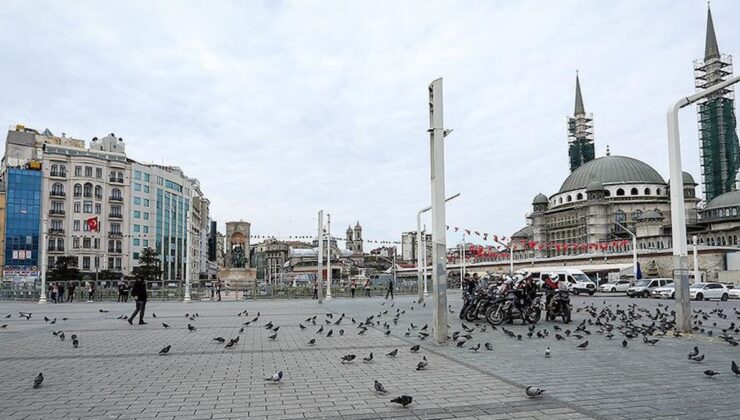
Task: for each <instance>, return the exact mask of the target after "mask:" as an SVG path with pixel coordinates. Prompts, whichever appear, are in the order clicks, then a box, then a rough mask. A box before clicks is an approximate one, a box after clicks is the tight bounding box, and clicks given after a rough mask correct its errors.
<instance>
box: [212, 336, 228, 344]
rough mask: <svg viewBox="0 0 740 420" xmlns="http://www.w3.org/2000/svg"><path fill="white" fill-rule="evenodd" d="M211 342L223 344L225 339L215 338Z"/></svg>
mask: <svg viewBox="0 0 740 420" xmlns="http://www.w3.org/2000/svg"><path fill="white" fill-rule="evenodd" d="M213 341H218V342H219V343H223V342H225V341H226V339H225V338H223V337H216V338H214V339H213Z"/></svg>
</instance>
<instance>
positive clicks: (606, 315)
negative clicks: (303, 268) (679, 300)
mask: <svg viewBox="0 0 740 420" xmlns="http://www.w3.org/2000/svg"><path fill="white" fill-rule="evenodd" d="M386 303H387V302H382V303H381V304H380V305H381V306H385V305H386ZM413 304H417V302H412V306H411V307H410V310H413V309H414V306H413ZM395 306H396V303H395V302H393V303H390V308H387V307H386V308H387V309H385V310H382V309H381V310H380V311H378V312H377V313H373V314H372V315H369V316H366V317H359V316H346V315H345V314H344V313H342V314H341V315H337V314H335V313H333V312H329V313H324V314H321V315H310V316H308V317H307V318H305V319H304V320H303V321H302V322H300V323H298V324H297V327H298V328H299V329H300V331H301V332H304V333H307V334H310V335H313V337H311V338H310V340H308V341H307V342H305V341H303V343H306V344H305V346H306V347H307V348H308V347H315V346H316V345H317V344H319V343H320V342H322V341H323V340H327V339H332V340H338V339H340V338H339V337H345V333H347V331H345V328H347V329H348V331H349V332H350V335H351V334H356V335H359V336H363V335H364V334H365V333H366V332H367V331H368V330H369V329H370V328H373V329H375V330H380V331H382V335H384V336H386V337H387V336H390V334H391V332H392V330H393V329H394V328H395V329H396V332H397V333H398V335H401V334H402V335H403V336H404V337H415V338H417V339H418V340H420V341H424V340H425V339H427V337H429V336H430V334H431V333H432V328H431V327H430V326H429V324H424V325H423V326H422V325H414V323H413V322H409V323H408V326H407V327H406V328H405V329H404V328H403V327H400V326H399V324H401V323H402V321H401V320H402V319H403V316H404V315H405V314H406V313H407V310H406V309H402V308H401V307H395ZM394 307H395V309H394ZM448 309H449V311H450V312H451V313H453V310H452V308H451V306H450V307H449V308H448ZM732 311H733V312H730V311H729V310H727V309H726V308H725V309H723V308H720V307H719V306H717V307H715V308H714V309H711V310H705V309H694V310H693V314H692V317H693V333H694V334H695V335H698V336H702V335H703V336H706V337H714V339H715V340H717V339H719V340H721V341H723V342H725V343H726V344H727V345H729V346H737V345H738V344H739V343H740V339H739V338H738V335H740V323H737V322H736V321H733V320H730V318H731V317H732V318H733V319H735V320H737V319H740V312H739V311H738V310H737V309H732ZM99 312H100V313H101V314H105V313H108V312H109V311H107V310H103V309H100V310H99ZM576 312H577V313H583V315H584V317H583V319H582V321H580V322H577V323H574V324H558V323H554V324H553V323H540V324H537V325H530V326H529V327H527V328H526V330H525V329H522V330H521V331H522V333H523V334H518V333H517V332H515V331H514V330H513V329H510V328H507V327H506V326H498V327H497V326H491V325H488V324H487V323H485V321H481V322H475V323H472V325H467V324H466V323H465V322H461V323H460V325H461V327H460V329H459V330H456V331H452V332H451V334H450V335H449V336H448V338H449V339H450V340H451V341H452V343H454V347H456V348H460V349H463V350H465V352H466V353H470V354H478V353H485V352H493V351H494V346H493V344H492V343H491V341H494V340H495V339H490V338H489V340H491V341H485V342H481V341H484V340H481V341H478V340H476V339H475V338H476V336H478V334H480V333H485V332H487V331H488V330H489V329H490V331H491V332H493V333H494V334H498V333H500V334H501V340H516V341H528V340H548V339H550V337H552V338H553V339H554V340H555V342H563V343H562V344H558V345H559V346H560V345H567V344H568V343H572V346H573V347H571V348H572V349H573V350H576V351H588V349H589V343H590V342H591V341H594V342H598V341H605V342H610V341H613V342H614V346H615V347H617V348H619V347H620V346H621V347H622V348H626V347H628V346H630V344H631V343H642V344H635V345H639V346H644V347H641V348H644V349H646V350H647V349H651V348H653V347H660V346H661V340H662V339H664V337H666V336H672V337H675V338H680V337H682V335H681V334H680V333H677V332H675V331H674V327H675V311H674V310H673V309H671V308H670V307H669V306H668V305H663V304H661V303H658V305H657V308H655V309H654V310H650V309H646V308H644V307H641V306H639V305H637V304H628V305H620V304H618V303H617V304H607V303H606V301H604V302H603V305H601V306H600V307H597V305H596V304H595V303H584V304H582V305H581V306H580V307H578V308H576ZM236 316H237V317H239V318H241V319H242V320H243V319H245V318H249V312H248V311H246V310H245V311H242V312H239V313H238V314H237V315H236ZM322 316H323V319H320V318H319V317H322ZM10 317H11V315H7V316H5V318H6V319H7V318H10ZM260 317H261V314H260V312H257V313H256V315H255V316H253V317H252V318H251V319H249V320H247V321H245V322H241V321H239V324H237V325H236V326H237V327H239V328H240V329H239V334H238V335H237V336H236V337H228V338H225V337H220V336H219V337H213V338H212V339H208V341H209V342H211V343H213V344H217V345H223V346H224V350H225V351H228V350H229V349H233V348H234V347H235V346H236V345H237V344H238V343H239V340H240V334H244V333H245V332H246V331H248V330H249V329H250V328H254V327H257V325H258V324H261V328H263V329H265V330H267V331H266V332H267V334H266V337H267V339H268V340H270V341H278V340H279V334H280V332H281V326H280V325H277V324H276V323H274V322H273V321H268V322H266V323H262V322H260ZM19 318H25V319H26V320H30V319H31V318H32V313H30V312H19ZM153 318H156V316H153ZM185 318H186V319H187V321H186V322H184V323H183V324H185V327H186V328H187V332H188V334H189V333H193V336H194V337H199V335H198V334H199V331H198V327H197V325H196V320H197V319H198V318H200V315H199V314H198V313H194V314H189V313H186V314H185ZM363 318H364V319H363ZM43 319H44V322H46V323H47V324H48V325H56V323H57V322H58V321H57V319H56V318H52V319H50V318H48V317H44V318H43ZM116 319H119V320H124V321H127V320H128V319H127V316H126V315H121V316H119V317H118V318H116ZM66 320H67V318H62V321H66ZM358 320H359V322H358ZM171 322H172V321H171ZM7 325H8V324H2V325H0V329H7ZM161 325H162V327H163V328H164V329H165V330H166V329H170V328H177V327H178V326H177V325H175V326H174V327H173V326H171V325H169V324H166V323H164V322H162V323H161ZM710 325H711V327H712V328H709V326H710ZM448 327H449V326H448ZM179 328H183V325H182V324H180V326H179ZM349 328H353V329H354V330H355V331H356V333H351V330H349ZM314 329H315V331H314V332H311V331H312V330H314ZM715 330H719V331H721V334H715V333H714V331H715ZM52 335H53V336H54V337H56V338H57V339H58V340H59V341H62V342H64V341H65V340H66V338H67V335H66V334H65V332H64V331H63V330H59V329H57V330H54V331H53V332H52ZM332 337H334V338H332ZM488 337H490V335H489V336H488ZM599 337H601V338H599ZM616 337H619V338H621V340H619V339H616V340H615V338H616ZM69 338H70V339H71V344H72V347H73V348H75V349H77V348H79V347H80V346H81V344H80V342H81V341H80V338H79V337H78V336H77V335H76V334H71V335H70V337H69ZM494 342H495V341H494ZM473 343H474V344H473ZM620 343H621V344H620ZM163 344H165V343H163ZM530 345H531V343H530ZM543 347H544V355H545V357H546V358H550V357H556V355H554V354H553V351H552V350H551V347H550V346H548V345H543ZM171 350H172V345H170V344H167V345H165V346H164V347H162V348H161V350H159V353H158V354H159V355H160V356H166V355H168V354H170V351H171ZM399 350H400V349H398V348H396V349H393V350H392V351H390V352H388V353H385V352H383V353H385V356H384V357H383V356H381V357H379V358H376V357H375V354H374V353H373V352H369V354H367V355H361V356H360V357H359V360H361V362H362V363H359V364H370V365H372V364H374V363H384V361H387V360H389V359H396V358H397V357H399V355H401V354H406V356H404V357H412V358H414V359H415V360H414V361H413V364H412V363H411V362H409V368H410V369H411V368H412V369H413V370H414V371H418V372H423V371H425V370H427V369H429V367H430V363H429V360H428V359H427V356H426V355H423V354H419V353H420V352H422V351H423V348H422V345H421V344H414V345H411V346H409V347H408V350H407V351H404V352H400V351H399ZM232 351H233V350H232ZM419 356H421V358H420V359H419V358H418V357H419ZM705 358H706V354H705V353H704V352H702V351H701V349H700V346H699V345H693V346H692V348H691V351H690V352H689V353H688V355H687V360H688V363H691V364H699V365H701V364H704V362H705ZM357 360H358V356H357V355H356V354H352V353H348V354H344V355H343V356H341V357H340V358H339V360H337V363H339V364H341V365H348V366H351V365H355V364H356V361H357ZM712 362H718V361H716V360H713V361H712ZM728 362H729V365H730V371H729V372H724V371H722V370H720V371H717V370H714V369H710V368H708V367H709V366H707V368H706V369H703V368H702V369H703V370H702V372H703V374H704V375H705V376H706V377H708V378H712V377H715V376H717V375H721V374H723V373H724V374H729V373H731V374H732V375H733V376H738V377H740V367H739V366H738V365H737V364H736V362H735V361H728ZM402 363H405V362H402ZM712 367H714V368H715V369H718V367H717V365H716V364H712ZM347 368H349V367H347ZM287 373H288V374H289V372H287ZM285 374H286V373H284V372H283V370H278V371H276V372H275V373H274V374H272V375H271V376H267V377H265V381H266V382H269V383H272V384H275V385H279V384H280V383H281V382H282V380H283V379H284V377H285ZM421 374H423V373H420V375H421ZM697 374H698V372H697ZM381 379H382V378H381ZM43 381H44V376H43V373H39V374H38V376H36V377H35V378H34V381H33V388H34V389H37V388H40V387H41V386H42V383H43ZM370 390H371V391H372V392H374V393H375V394H376V395H386V394H388V393H389V391H388V390H387V389H386V387H385V386H384V385H383V384H382V383H381V382H380V381H379V380H377V379H375V380H374V383H373V384H372V388H370ZM524 391H525V395H526V397H529V398H538V397H541V396H542V395H543V393H544V392H545V390H544V389H541V388H539V387H538V386H527V387H526V388H525V390H524ZM399 394H400V395H399V396H398V397H395V398H393V399H391V400H390V403H394V404H398V405H400V406H402V407H408V406H409V405H411V404H412V403H413V397H412V396H409V395H406V394H404V393H402V392H400V393H399ZM397 395H398V394H397Z"/></svg>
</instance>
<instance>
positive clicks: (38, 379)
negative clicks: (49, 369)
mask: <svg viewBox="0 0 740 420" xmlns="http://www.w3.org/2000/svg"><path fill="white" fill-rule="evenodd" d="M42 382H44V375H42V374H41V373H39V376H37V377H36V379H34V380H33V389H37V388H39V387H40V386H41V383H42Z"/></svg>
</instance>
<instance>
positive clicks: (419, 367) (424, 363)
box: [416, 356, 429, 370]
mask: <svg viewBox="0 0 740 420" xmlns="http://www.w3.org/2000/svg"><path fill="white" fill-rule="evenodd" d="M427 366H429V362H428V361H427V357H426V356H423V360H422V361H421V362H419V363H417V364H416V370H424V369H426V368H427Z"/></svg>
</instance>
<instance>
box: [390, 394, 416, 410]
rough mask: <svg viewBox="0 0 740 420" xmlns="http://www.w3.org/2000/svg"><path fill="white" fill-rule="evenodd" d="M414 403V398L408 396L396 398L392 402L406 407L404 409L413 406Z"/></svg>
mask: <svg viewBox="0 0 740 420" xmlns="http://www.w3.org/2000/svg"><path fill="white" fill-rule="evenodd" d="M413 401H414V398H413V397H410V396H408V395H401V396H400V397H396V398H394V399H392V400H391V402H392V403H396V404H401V405H402V406H404V408H405V407H406V406H407V405H409V404H411V403H412V402H413Z"/></svg>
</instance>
